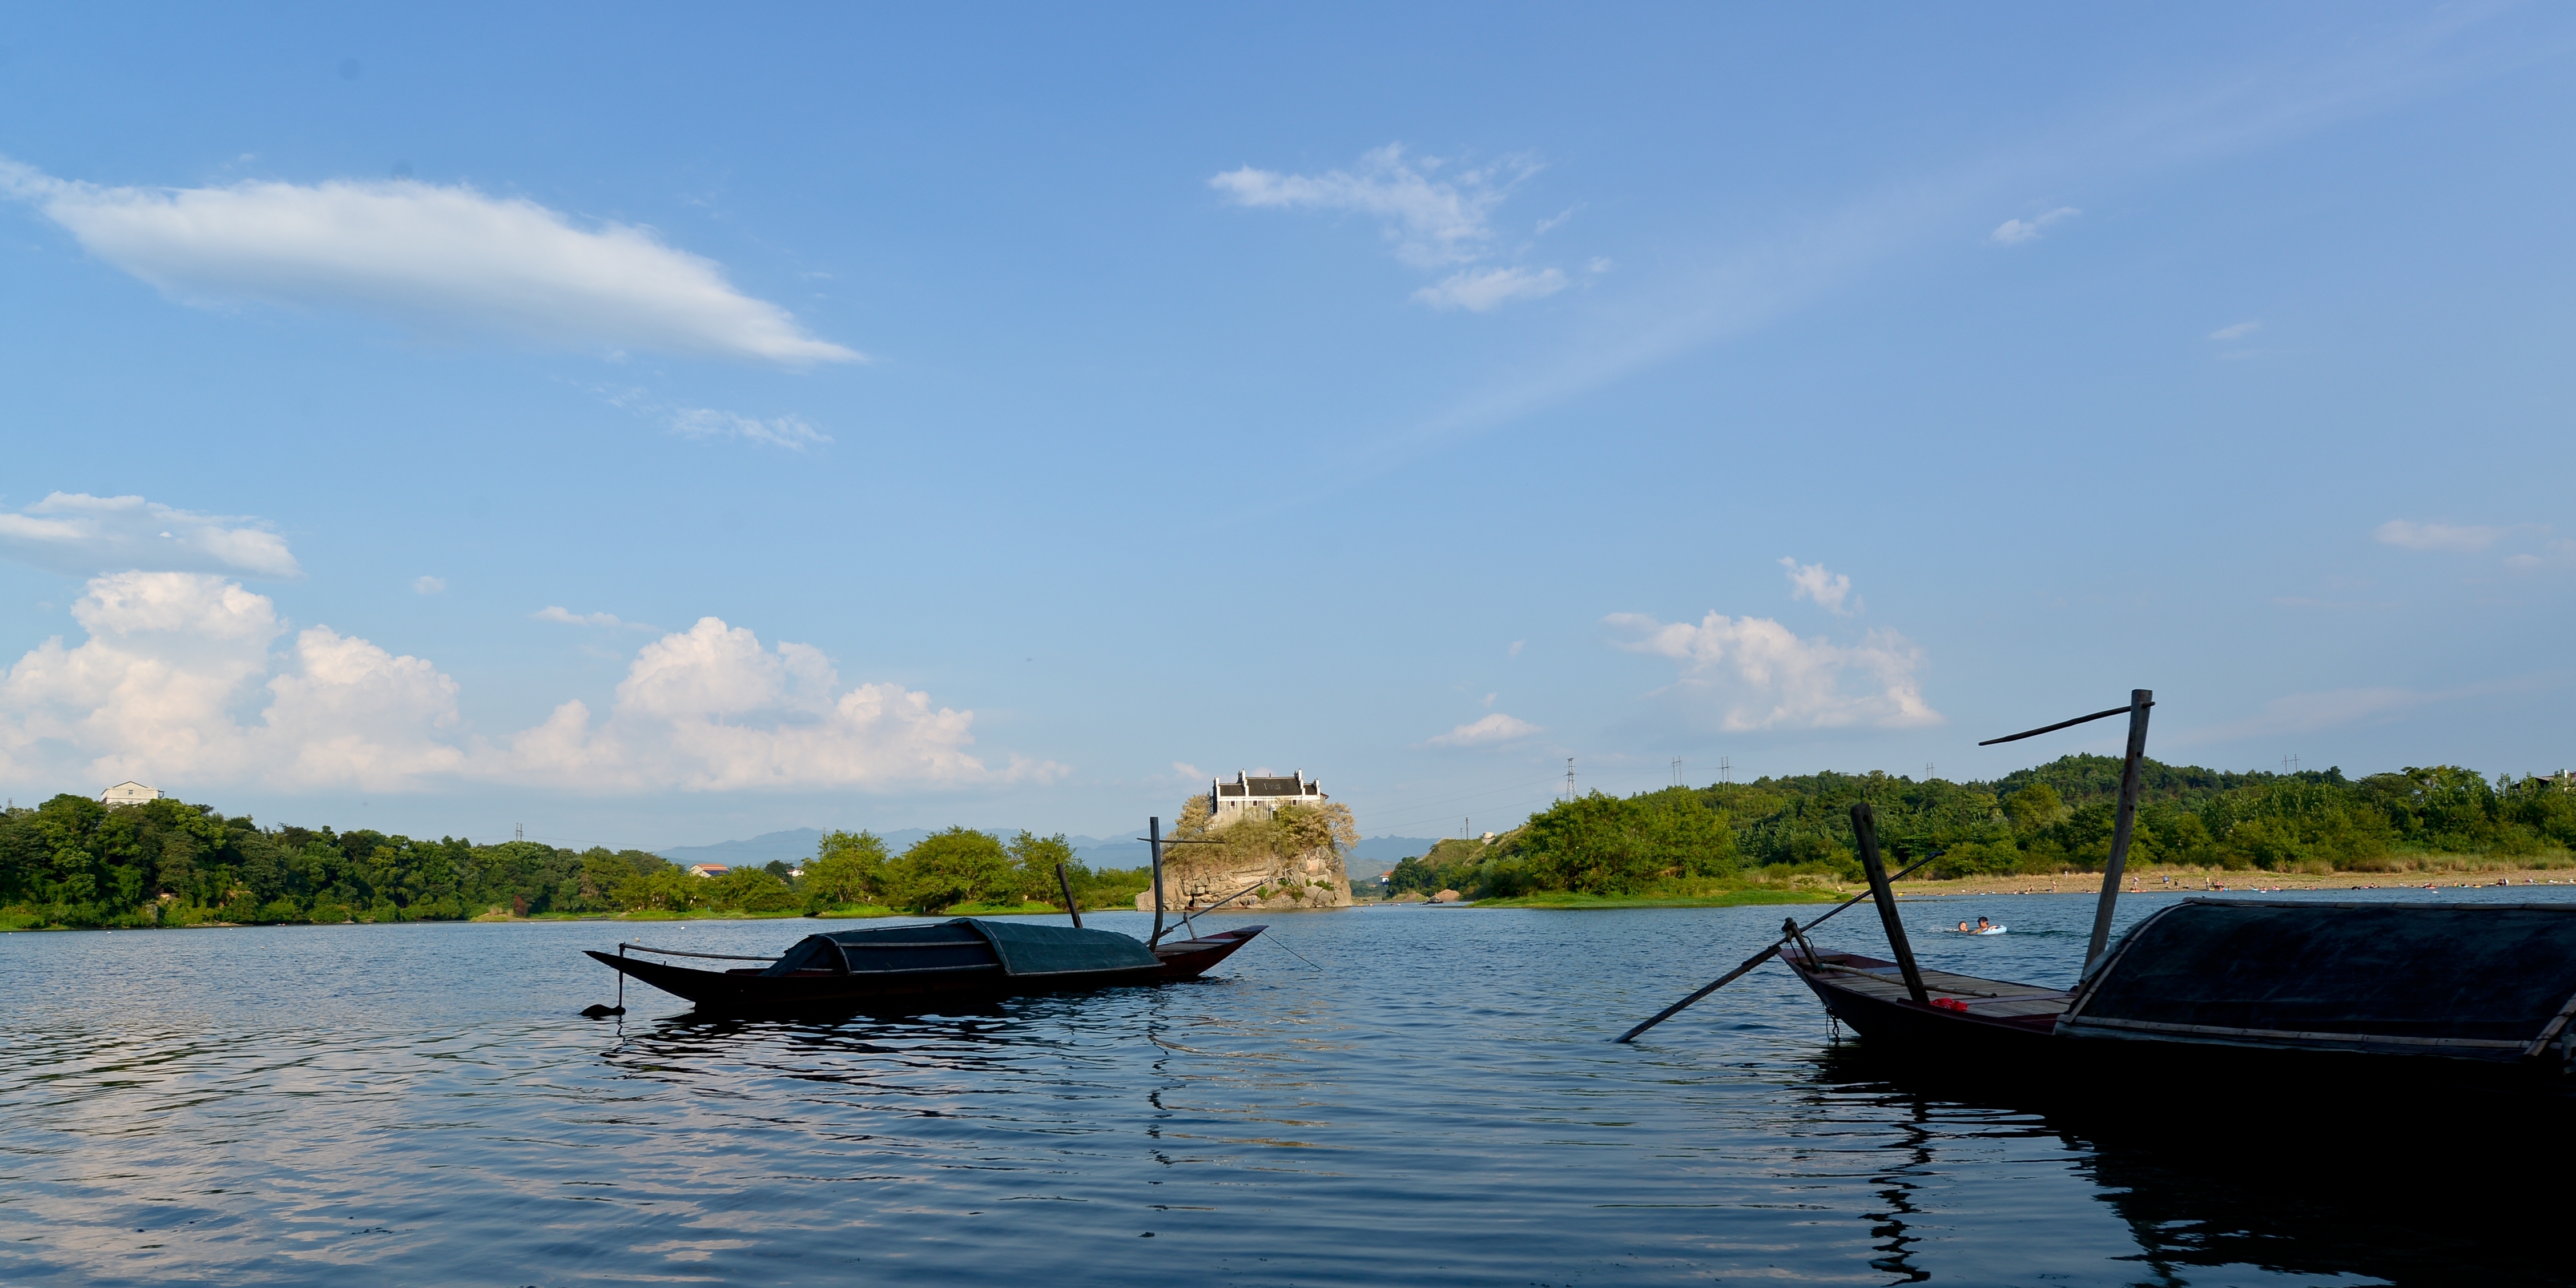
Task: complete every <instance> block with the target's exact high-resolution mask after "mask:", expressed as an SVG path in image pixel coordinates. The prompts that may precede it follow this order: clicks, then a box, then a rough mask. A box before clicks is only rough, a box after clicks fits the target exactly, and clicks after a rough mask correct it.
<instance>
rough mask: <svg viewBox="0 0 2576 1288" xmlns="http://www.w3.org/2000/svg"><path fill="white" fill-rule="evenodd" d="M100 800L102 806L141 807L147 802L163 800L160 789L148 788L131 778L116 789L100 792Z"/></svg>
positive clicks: (115, 787)
mask: <svg viewBox="0 0 2576 1288" xmlns="http://www.w3.org/2000/svg"><path fill="white" fill-rule="evenodd" d="M98 799H99V803H100V804H102V805H140V804H142V803H143V802H145V801H157V800H159V799H161V789H160V788H158V787H146V786H144V785H143V784H141V783H138V782H136V781H134V780H133V779H131V778H129V779H126V780H125V781H124V782H121V783H118V784H117V785H116V786H114V787H110V788H108V789H107V790H106V791H103V792H100V793H99V794H98Z"/></svg>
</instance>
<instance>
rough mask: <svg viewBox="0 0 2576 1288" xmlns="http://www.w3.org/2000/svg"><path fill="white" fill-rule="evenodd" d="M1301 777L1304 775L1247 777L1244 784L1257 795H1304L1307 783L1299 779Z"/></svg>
mask: <svg viewBox="0 0 2576 1288" xmlns="http://www.w3.org/2000/svg"><path fill="white" fill-rule="evenodd" d="M1300 778H1303V775H1300V776H1299V777H1298V778H1246V779H1244V780H1243V785H1244V786H1245V787H1248V788H1250V789H1251V791H1252V794H1253V795H1255V796H1303V795H1305V794H1306V784H1305V783H1303V782H1301V781H1299V779H1300Z"/></svg>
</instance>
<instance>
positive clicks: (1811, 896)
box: [1463, 887, 1851, 909]
mask: <svg viewBox="0 0 2576 1288" xmlns="http://www.w3.org/2000/svg"><path fill="white" fill-rule="evenodd" d="M1850 897H1851V896H1850V894H1849V893H1848V892H1844V891H1838V890H1833V889H1827V888H1821V887H1801V888H1792V889H1767V890H1765V889H1751V890H1728V891H1723V892H1719V893H1713V894H1670V895H1658V894H1637V895H1617V894H1584V893H1581V892H1579V891H1574V890H1542V891H1539V892H1538V893H1535V894H1524V895H1515V896H1513V897H1511V898H1509V899H1478V900H1475V901H1474V902H1473V903H1471V904H1467V905H1463V906H1467V907H1476V908H1569V909H1571V908H1740V907H1745V906H1747V905H1756V904H1781V903H1839V902H1841V901H1842V900H1844V899H1847V898H1850Z"/></svg>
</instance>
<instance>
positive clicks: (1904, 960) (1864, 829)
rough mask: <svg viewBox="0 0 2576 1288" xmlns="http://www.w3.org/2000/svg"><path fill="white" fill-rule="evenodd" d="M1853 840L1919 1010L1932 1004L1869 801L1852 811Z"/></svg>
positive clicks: (1889, 942)
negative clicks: (1908, 937)
mask: <svg viewBox="0 0 2576 1288" xmlns="http://www.w3.org/2000/svg"><path fill="white" fill-rule="evenodd" d="M1851 821H1852V839H1853V840H1856V841H1858V842H1860V870H1861V871H1862V872H1865V873H1867V874H1868V875H1869V893H1870V897H1871V898H1873V899H1875V900H1877V901H1878V920H1879V923H1880V924H1882V925H1884V926H1886V927H1887V946H1888V947H1890V948H1893V949H1895V950H1896V969H1897V970H1899V971H1901V972H1903V973H1904V975H1905V991H1906V992H1908V993H1911V994H1913V995H1914V1004H1915V1005H1916V1006H1929V1005H1931V1004H1932V999H1931V996H1930V995H1929V994H1927V993H1925V992H1924V990H1923V971H1922V969H1921V968H1920V967H1917V966H1916V965H1915V964H1914V945H1913V944H1912V943H1910V942H1908V941H1907V940H1906V938H1905V919H1904V917H1903V916H1901V915H1899V914H1898V912H1897V911H1896V888H1895V887H1894V886H1893V885H1891V884H1889V883H1888V880H1887V864H1885V863H1883V862H1881V861H1880V860H1879V857H1878V815H1877V813H1876V812H1875V811H1873V810H1871V809H1870V807H1869V802H1868V801H1855V802H1853V803H1852V807H1851Z"/></svg>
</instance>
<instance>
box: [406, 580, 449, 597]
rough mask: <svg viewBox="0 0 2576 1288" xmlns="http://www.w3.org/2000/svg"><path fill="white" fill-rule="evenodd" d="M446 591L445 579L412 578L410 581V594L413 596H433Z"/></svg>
mask: <svg viewBox="0 0 2576 1288" xmlns="http://www.w3.org/2000/svg"><path fill="white" fill-rule="evenodd" d="M446 589H447V579H446V578H445V577H414V578H412V579H411V593H413V594H415V595H435V594H438V593H440V592H441V591H444V590H446Z"/></svg>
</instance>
